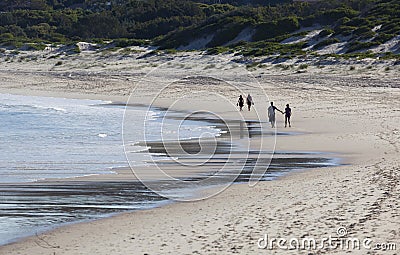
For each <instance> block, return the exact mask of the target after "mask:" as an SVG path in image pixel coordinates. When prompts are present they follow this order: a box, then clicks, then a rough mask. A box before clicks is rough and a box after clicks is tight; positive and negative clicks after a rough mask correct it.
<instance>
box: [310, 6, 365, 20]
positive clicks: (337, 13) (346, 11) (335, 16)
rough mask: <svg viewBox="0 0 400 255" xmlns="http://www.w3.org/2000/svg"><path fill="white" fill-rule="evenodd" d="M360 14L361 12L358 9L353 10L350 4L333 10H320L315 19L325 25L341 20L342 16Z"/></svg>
mask: <svg viewBox="0 0 400 255" xmlns="http://www.w3.org/2000/svg"><path fill="white" fill-rule="evenodd" d="M358 14H359V12H358V11H356V10H353V9H352V8H351V7H349V6H345V7H339V8H336V9H333V10H326V11H322V12H319V13H318V14H317V16H316V18H315V21H316V22H317V23H320V24H323V25H329V24H332V23H334V22H336V21H337V20H340V19H341V18H344V17H348V18H352V17H355V16H357V15H358Z"/></svg>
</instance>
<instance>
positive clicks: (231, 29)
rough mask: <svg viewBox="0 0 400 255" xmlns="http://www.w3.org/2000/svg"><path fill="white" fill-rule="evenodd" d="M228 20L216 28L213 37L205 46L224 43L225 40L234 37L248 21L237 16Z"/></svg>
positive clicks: (227, 40)
mask: <svg viewBox="0 0 400 255" xmlns="http://www.w3.org/2000/svg"><path fill="white" fill-rule="evenodd" d="M228 20H229V23H228V25H225V26H223V27H222V28H221V29H219V30H217V32H216V34H215V35H214V37H213V39H212V40H211V41H210V42H209V43H208V44H207V47H215V46H220V45H223V44H226V43H227V42H229V41H231V40H233V39H235V38H236V37H237V36H238V35H239V33H240V32H241V31H242V30H243V29H244V28H245V27H247V26H248V23H246V22H245V21H243V20H241V19H240V18H239V17H232V18H230V19H228ZM242 22H243V23H242Z"/></svg>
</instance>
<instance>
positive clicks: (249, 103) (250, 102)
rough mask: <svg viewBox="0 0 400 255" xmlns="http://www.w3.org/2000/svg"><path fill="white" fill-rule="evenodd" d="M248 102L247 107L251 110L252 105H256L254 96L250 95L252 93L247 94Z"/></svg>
mask: <svg viewBox="0 0 400 255" xmlns="http://www.w3.org/2000/svg"><path fill="white" fill-rule="evenodd" d="M246 103H247V107H248V108H249V111H250V108H251V105H254V102H253V98H252V97H251V96H250V94H248V95H247V98H246Z"/></svg>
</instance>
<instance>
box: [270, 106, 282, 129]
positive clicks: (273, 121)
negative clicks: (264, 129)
mask: <svg viewBox="0 0 400 255" xmlns="http://www.w3.org/2000/svg"><path fill="white" fill-rule="evenodd" d="M275 110H277V111H279V112H281V113H282V114H283V112H282V111H281V110H279V109H278V108H276V106H274V103H273V102H271V105H270V107H268V119H269V122H270V123H271V127H272V128H274V127H275Z"/></svg>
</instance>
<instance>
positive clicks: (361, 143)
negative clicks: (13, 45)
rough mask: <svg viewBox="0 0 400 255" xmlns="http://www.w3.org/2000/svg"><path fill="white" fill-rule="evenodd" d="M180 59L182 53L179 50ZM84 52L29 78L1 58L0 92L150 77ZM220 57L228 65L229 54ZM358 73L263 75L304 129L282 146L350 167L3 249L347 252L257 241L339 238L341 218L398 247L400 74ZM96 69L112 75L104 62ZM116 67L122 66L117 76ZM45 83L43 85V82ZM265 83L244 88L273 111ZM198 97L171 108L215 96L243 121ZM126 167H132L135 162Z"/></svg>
mask: <svg viewBox="0 0 400 255" xmlns="http://www.w3.org/2000/svg"><path fill="white" fill-rule="evenodd" d="M189 55H190V54H189ZM210 58H211V57H210ZM221 58H223V60H221V62H222V63H225V62H224V61H225V56H221ZM176 59H178V60H177V61H179V58H178V57H176ZM197 60H198V62H196V61H195V60H194V59H190V61H189V62H188V63H193V65H196V66H202V65H203V64H204V63H205V64H204V65H206V64H207V61H208V60H207V57H204V58H200V60H199V59H197ZM74 61H75V62H74ZM84 61H86V60H84V58H81V59H80V60H71V63H70V65H69V68H72V67H73V68H75V69H74V73H73V75H75V79H71V78H68V76H64V74H65V73H68V72H71V71H69V70H66V69H63V70H53V71H52V72H49V73H41V74H38V73H36V71H35V70H32V68H33V69H35V68H45V67H46V65H50V64H48V63H46V64H42V65H41V66H40V65H39V66H38V67H32V66H31V65H29V68H27V67H25V66H24V65H23V64H19V66H18V68H20V69H22V71H23V73H24V74H25V76H23V77H21V75H20V74H21V72H22V71H15V70H14V71H12V72H10V71H7V70H5V68H4V67H3V68H2V70H3V71H5V72H3V73H2V88H1V91H2V92H4V91H7V92H10V93H29V94H35V93H47V94H48V95H55V96H57V95H58V96H60V95H61V96H64V97H74V96H79V97H92V96H93V97H94V98H103V99H110V100H115V101H126V100H127V96H128V95H129V93H130V91H131V88H132V82H131V81H126V78H130V77H134V78H135V79H136V78H137V77H139V76H140V75H139V74H138V73H139V72H142V73H143V72H144V73H145V71H146V70H144V69H140V71H128V70H133V69H134V68H132V65H134V64H131V63H129V64H128V63H125V64H122V65H121V66H119V68H126V69H124V70H122V69H120V70H121V71H115V69H114V70H110V69H108V70H107V71H104V73H106V74H107V75H104V76H98V78H95V77H96V75H94V74H88V72H87V71H85V70H81V69H79V65H80V64H81V63H82V62H84ZM202 61H203V62H202ZM210 61H211V60H210ZM212 61H214V60H212ZM215 61H217V60H215ZM215 61H214V63H217V66H218V65H219V64H218V63H220V62H215ZM185 63H186V62H185ZM15 65H16V64H15ZM63 68H64V67H63ZM393 68H396V67H393ZM173 70H175V69H173V68H170V69H168V70H167V71H166V72H160V73H159V74H158V75H159V83H152V86H147V87H146V89H147V90H146V93H143V94H141V96H142V98H140V99H139V98H137V99H135V100H136V101H141V102H143V104H146V103H148V102H150V101H151V96H152V94H153V92H154V91H159V90H160V88H162V86H163V85H164V84H165V83H166V82H168V81H169V80H173V79H174V74H175V73H174V72H173ZM234 70H235V69H231V70H222V69H221V70H220V75H226V78H227V79H229V77H232V76H233V73H234ZM348 70H349V69H348V66H337V67H335V66H329V67H326V69H325V68H324V69H318V68H317V67H315V68H313V69H311V70H308V71H307V72H306V73H300V74H299V73H296V72H290V71H279V70H277V69H276V68H275V67H271V68H267V69H261V70H258V71H256V73H255V76H256V77H259V78H257V79H258V82H259V83H260V84H261V86H262V87H263V89H264V90H265V91H267V92H268V97H269V99H270V100H273V101H274V102H277V103H278V104H279V106H280V107H281V108H282V106H283V105H284V103H287V102H289V103H290V104H291V105H292V110H293V118H292V121H293V128H291V129H290V132H295V133H301V134H302V135H293V136H290V135H282V136H278V137H277V139H276V151H278V152H291V151H294V152H297V153H300V152H322V153H328V155H340V157H341V158H342V159H343V161H342V163H344V165H342V166H340V167H325V168H316V169H312V170H305V169H303V170H302V171H296V172H293V173H291V174H289V175H286V176H284V177H281V178H278V180H275V181H270V182H268V181H266V182H260V183H258V184H257V185H256V186H254V187H249V186H248V185H247V184H246V183H245V184H238V185H232V186H231V187H229V188H228V189H226V190H225V191H223V192H221V193H219V194H218V195H216V196H212V197H210V198H208V199H205V200H202V201H197V202H185V203H175V204H171V205H167V206H163V207H161V208H156V209H152V210H144V211H137V212H133V213H126V214H123V215H119V216H115V217H111V218H107V219H102V220H98V221H93V222H90V223H79V224H74V225H71V226H65V227H62V228H59V229H56V230H54V231H51V232H47V233H44V234H42V235H39V236H35V237H31V238H28V239H25V240H23V241H21V242H18V243H15V244H11V245H6V246H2V247H1V248H0V253H4V254H46V253H48V254H53V253H56V254H92V253H97V254H146V253H147V254H168V253H171V254H176V253H178V254H255V253H257V254H310V253H312V254H343V253H344V252H347V250H343V249H330V248H328V247H324V248H321V249H318V250H312V251H303V250H282V249H279V248H277V247H275V248H274V249H273V250H266V249H260V248H259V247H258V246H257V242H258V240H259V239H260V238H262V237H264V235H265V234H268V235H269V236H270V237H273V238H287V239H290V238H305V237H314V238H323V237H327V236H329V235H332V236H335V237H336V236H337V233H336V231H337V229H338V228H339V227H345V228H346V230H347V236H348V237H357V238H359V239H364V238H370V239H371V240H372V241H373V243H374V244H376V243H378V242H381V243H387V242H393V243H397V246H399V243H400V232H399V231H398V229H400V209H399V208H400V204H399V201H398V198H399V196H400V175H399V169H400V161H399V158H398V155H399V148H400V145H399V141H400V132H399V129H398V123H400V108H399V106H398V101H399V98H400V92H399V90H398V87H399V79H398V77H397V75H395V74H394V73H393V72H387V73H385V72H383V71H382V70H377V71H374V72H371V71H367V69H366V68H365V70H364V69H362V68H361V67H359V66H357V69H356V70H360V71H359V72H356V73H354V72H349V71H348ZM97 71H98V72H102V70H101V68H100V69H98V70H97ZM178 71H179V70H178ZM178 71H177V72H178ZM182 71H186V72H187V69H185V70H180V71H179V72H182ZM125 72H126V73H125ZM130 72H133V73H130ZM110 74H113V75H114V76H112V77H111V78H112V79H111V78H110V76H109V75H110ZM135 74H136V75H137V76H135ZM119 75H120V76H119ZM39 80H40V81H41V82H40V83H39V82H36V81H39ZM32 83H35V86H30V88H31V91H24V86H26V85H27V84H32ZM11 84H12V85H11ZM188 84H189V85H190V87H188V90H193V89H194V88H201V89H205V90H207V89H208V90H211V89H213V88H217V89H218V90H219V91H220V92H221V93H224V95H225V96H226V97H227V98H229V100H231V101H232V102H235V101H236V97H237V90H229V89H227V88H225V87H224V86H222V85H221V86H218V84H217V83H215V81H212V82H211V81H210V82H209V81H208V80H207V79H206V78H200V79H197V80H196V82H195V83H193V81H190V82H189V81H187V85H188ZM256 86H257V85H256V84H253V83H247V84H243V86H242V87H241V89H243V90H245V92H250V93H252V95H253V98H254V99H255V103H256V105H257V106H259V107H260V108H259V109H260V114H261V113H262V114H263V115H262V116H263V118H264V120H265V119H266V117H265V115H266V113H265V111H266V107H267V105H268V102H267V101H265V102H264V101H262V102H261V100H257V99H258V98H259V97H260V96H261V95H258V94H257V92H256V89H255V87H256ZM189 88H190V89H189ZM171 89H172V90H171V91H169V92H168V93H167V94H165V95H163V97H162V98H160V100H158V101H157V106H159V107H169V106H170V105H171V102H173V101H174V100H175V99H176V98H177V97H179V95H180V94H179V93H182V91H184V89H185V88H184V87H182V86H178V85H177V86H175V87H171ZM49 91H50V92H49ZM253 91H254V93H253ZM146 96H147V97H148V98H146ZM190 100H191V101H190V105H188V104H182V105H176V106H174V107H173V108H174V109H175V110H179V111H182V112H190V111H196V110H202V109H204V107H203V106H204V104H206V105H207V106H208V107H212V108H213V109H214V110H215V111H216V112H217V113H218V114H219V115H220V116H223V117H224V119H230V120H235V117H236V116H237V115H236V114H237V113H236V112H234V111H233V110H232V108H231V107H230V106H227V105H226V104H224V103H221V102H219V101H218V100H216V98H215V97H213V96H207V97H206V96H203V95H199V96H197V97H192V98H190ZM243 116H244V118H245V119H246V120H248V121H251V120H255V119H257V116H256V114H255V112H254V111H252V112H250V113H249V112H246V111H244V112H243ZM266 130H268V129H266ZM288 130H289V129H285V128H283V123H282V119H281V118H278V132H288ZM266 132H268V131H266ZM239 140H240V132H239ZM244 140H245V141H247V140H248V138H245V139H244ZM249 140H250V141H251V144H250V145H251V148H261V151H265V152H268V151H270V148H271V142H273V140H275V139H271V138H270V137H268V136H266V137H265V139H259V138H257V137H254V138H253V137H252V138H250V139H249ZM330 153H332V154H330ZM250 155H251V154H250ZM261 155H263V154H261ZM220 156H222V158H224V157H223V154H217V155H216V158H215V160H218V157H220ZM324 157H325V156H323V157H322V158H324ZM333 157H335V156H333ZM265 158H267V157H265ZM187 160H196V158H194V159H191V158H188V159H187ZM223 160H225V159H222V160H221V161H223ZM125 174H127V175H126V176H128V175H130V176H131V173H129V172H128V171H126V172H125ZM118 176H119V177H118ZM123 176H124V175H123V174H121V175H116V176H115V178H117V179H118V178H120V179H119V180H122V179H123ZM99 178H103V177H99ZM397 249H399V247H397ZM351 252H352V253H353V254H366V253H370V254H396V252H397V251H385V252H384V251H380V250H367V249H365V248H362V249H360V250H358V249H356V250H351Z"/></svg>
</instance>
